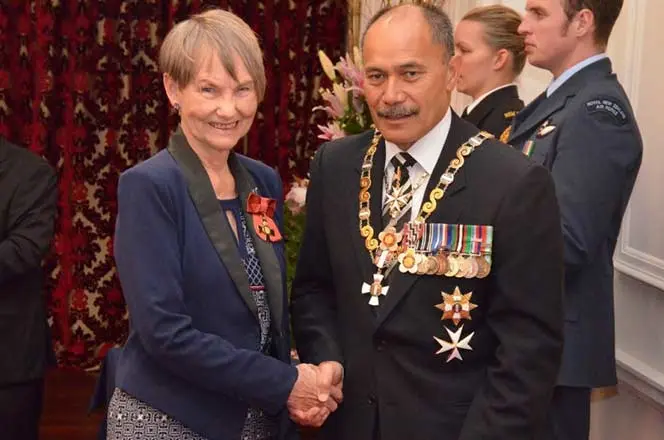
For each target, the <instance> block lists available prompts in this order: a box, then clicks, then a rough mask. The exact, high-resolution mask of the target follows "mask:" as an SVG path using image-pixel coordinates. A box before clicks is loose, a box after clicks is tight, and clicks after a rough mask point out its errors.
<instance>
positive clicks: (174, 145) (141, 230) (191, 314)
mask: <svg viewBox="0 0 664 440" xmlns="http://www.w3.org/2000/svg"><path fill="white" fill-rule="evenodd" d="M229 164H230V166H231V170H232V172H233V175H234V177H235V180H236V186H237V191H238V194H239V195H240V197H241V200H243V201H246V200H247V197H248V195H249V193H250V192H251V191H257V192H258V194H260V195H262V196H264V197H270V198H273V199H276V200H278V201H280V202H279V209H278V210H277V211H278V214H277V215H276V222H277V224H278V226H281V225H282V209H283V204H282V203H281V200H282V188H281V183H280V180H279V178H278V177H277V175H276V173H275V172H274V170H272V169H270V168H269V167H267V166H266V165H263V164H261V163H259V162H256V161H254V160H251V159H249V158H247V157H244V156H241V155H239V154H236V153H231V155H230V157H229ZM118 203H119V212H118V219H117V225H116V235H115V259H116V262H117V267H118V273H119V276H120V281H121V283H122V288H123V291H124V296H125V299H126V302H127V305H128V308H129V317H130V333H129V338H128V340H127V343H126V345H125V346H124V348H123V350H122V356H121V357H120V359H119V362H118V366H117V374H116V386H117V387H119V388H121V389H122V390H124V391H126V392H127V393H129V394H131V395H132V396H134V397H136V398H137V399H139V400H141V401H143V402H146V403H147V404H149V405H151V406H153V407H154V408H157V409H159V410H161V411H163V412H165V413H166V414H168V415H170V416H172V417H173V418H175V419H177V420H179V421H180V422H182V423H183V424H184V425H185V426H187V427H189V428H191V429H192V430H194V431H196V432H198V433H200V434H202V435H204V436H205V437H207V438H209V439H211V440H217V439H218V440H222V439H223V440H227V439H232V438H239V437H240V434H241V431H242V428H243V426H244V422H245V416H246V414H247V409H248V407H249V406H254V407H258V408H262V409H263V410H265V411H266V412H267V413H269V414H281V416H282V419H281V420H282V423H281V427H282V429H281V432H280V438H285V437H286V435H287V434H290V432H291V427H292V423H291V422H290V421H289V419H288V413H287V411H286V402H287V399H288V396H289V394H290V391H291V389H292V387H293V385H294V383H295V381H296V379H297V370H296V368H295V367H293V366H292V365H291V364H290V362H289V359H290V335H289V330H288V328H289V327H288V308H287V297H286V289H285V260H284V246H283V242H280V243H277V244H274V245H272V244H270V243H267V242H265V241H263V240H261V239H260V238H258V237H256V234H255V233H254V230H253V223H252V222H251V217H250V216H247V221H248V222H249V225H248V226H249V229H250V231H251V233H252V235H253V239H254V243H255V247H256V251H257V254H258V257H259V258H260V261H261V265H262V268H263V272H264V278H265V283H266V287H267V292H268V301H269V304H270V309H271V313H272V324H273V329H272V332H273V338H272V339H273V344H274V347H273V353H275V356H276V358H275V357H269V356H266V355H264V354H261V353H260V352H258V351H257V349H258V347H259V341H260V327H259V322H258V317H257V307H256V304H255V302H254V300H253V298H252V296H251V292H250V290H249V284H248V279H247V276H246V273H245V270H244V266H243V265H242V262H241V259H240V254H239V251H238V249H237V245H236V239H235V236H234V234H233V232H232V229H231V228H230V226H229V224H228V221H227V219H226V216H225V215H224V213H223V212H222V209H221V206H220V204H219V201H218V200H217V198H216V196H215V193H214V191H213V188H212V185H211V183H210V181H209V178H208V176H207V173H206V172H205V170H204V168H203V166H202V164H201V162H200V160H199V159H198V157H197V156H196V154H195V153H194V152H193V150H191V148H190V147H189V145H188V143H187V141H186V139H185V137H184V136H183V135H182V133H181V131H180V130H178V131H177V132H176V133H175V134H174V135H173V136H172V137H171V141H170V144H169V147H168V149H167V150H163V151H161V152H159V153H158V154H156V155H155V156H153V157H152V158H150V159H148V160H146V161H145V162H142V163H141V164H139V165H137V166H135V167H133V168H131V169H129V170H127V171H126V172H124V173H123V174H122V176H121V177H120V183H119V188H118Z"/></svg>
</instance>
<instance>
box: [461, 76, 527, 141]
mask: <svg viewBox="0 0 664 440" xmlns="http://www.w3.org/2000/svg"><path fill="white" fill-rule="evenodd" d="M522 108H523V101H522V100H521V99H519V90H518V89H517V87H516V86H515V85H511V86H509V87H504V88H502V89H499V90H496V91H495V92H493V93H491V94H490V95H488V96H486V97H485V98H484V99H483V100H482V101H480V103H479V104H477V106H475V108H473V111H471V112H470V113H465V112H464V114H463V116H462V118H463V119H465V120H466V121H468V122H470V123H471V124H473V125H474V126H475V127H477V128H479V129H480V130H484V131H488V132H489V133H491V134H492V135H494V136H495V137H496V138H500V136H501V135H502V134H503V132H504V131H505V129H507V127H509V126H510V124H512V119H514V116H515V115H516V114H517V113H518V112H519V111H520V110H521V109H522Z"/></svg>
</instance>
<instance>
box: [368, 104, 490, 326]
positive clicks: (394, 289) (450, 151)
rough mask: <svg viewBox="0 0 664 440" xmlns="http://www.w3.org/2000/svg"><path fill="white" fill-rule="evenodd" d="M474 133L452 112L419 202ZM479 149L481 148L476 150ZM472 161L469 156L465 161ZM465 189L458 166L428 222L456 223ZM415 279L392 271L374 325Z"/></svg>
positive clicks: (425, 197) (476, 131) (425, 200)
mask: <svg viewBox="0 0 664 440" xmlns="http://www.w3.org/2000/svg"><path fill="white" fill-rule="evenodd" d="M477 133H478V130H477V128H475V127H473V126H472V125H471V124H470V123H468V122H465V121H462V120H461V119H460V118H459V117H458V116H457V115H456V114H454V113H452V123H451V126H450V132H449V134H448V136H447V140H446V141H445V146H444V147H443V151H442V152H441V154H440V157H439V158H438V161H437V162H436V166H435V167H434V169H433V172H432V173H431V177H430V178H429V183H428V184H427V188H426V191H425V193H424V194H425V195H424V200H423V203H425V202H427V201H428V200H429V194H430V193H431V190H432V189H433V188H435V187H436V186H437V185H438V182H439V180H440V176H441V175H442V174H443V172H445V170H446V169H447V166H448V165H449V163H450V161H451V160H452V159H453V158H454V157H455V156H456V152H457V150H458V149H459V147H460V146H461V145H462V144H463V143H464V142H466V141H467V140H468V139H469V138H470V137H471V136H474V135H476V134H477ZM480 148H481V147H480ZM466 160H472V154H471V155H470V156H469V157H467V158H466ZM465 187H466V172H465V167H462V168H461V169H460V170H459V171H458V172H457V173H456V176H455V178H454V182H452V184H451V185H450V186H449V187H448V188H447V191H446V192H445V195H444V196H443V198H442V199H441V200H439V201H438V205H437V207H436V210H435V211H434V212H433V213H432V214H431V216H430V217H429V219H428V220H427V222H428V223H440V222H444V223H456V222H458V220H459V218H460V217H461V214H462V212H463V208H464V200H463V197H461V196H462V194H463V189H464V188H465ZM418 279H419V276H418V275H411V274H402V273H400V272H399V271H398V268H396V267H395V268H394V269H393V270H392V274H391V275H390V278H389V280H388V281H389V286H390V288H389V291H388V293H387V296H386V297H385V299H384V300H382V301H381V302H382V303H383V304H382V305H381V307H380V309H379V311H378V321H377V326H380V325H381V324H382V323H383V322H384V321H385V319H386V318H387V316H388V315H389V314H390V313H391V312H392V310H394V308H395V307H396V305H397V304H398V303H399V302H400V301H401V299H402V298H403V297H404V296H405V295H406V294H407V293H408V292H409V291H410V290H412V288H413V285H414V284H415V283H416V282H417V280H418Z"/></svg>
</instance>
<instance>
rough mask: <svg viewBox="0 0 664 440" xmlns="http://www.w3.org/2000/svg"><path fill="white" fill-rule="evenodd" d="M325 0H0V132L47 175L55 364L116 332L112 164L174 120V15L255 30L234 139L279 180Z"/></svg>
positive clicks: (300, 119) (328, 28) (295, 149)
mask: <svg viewBox="0 0 664 440" xmlns="http://www.w3.org/2000/svg"><path fill="white" fill-rule="evenodd" d="M344 5H345V1H339V0H309V1H304V0H297V1H290V0H228V1H216V2H212V1H208V2H205V1H196V0H189V1H184V0H181V1H177V0H162V1H159V0H154V1H149V2H148V1H144V0H129V1H121V0H0V134H1V135H3V136H5V137H6V138H8V139H9V140H10V141H12V142H14V143H17V144H21V145H24V146H26V147H27V148H30V149H31V150H33V151H36V152H38V153H40V154H43V155H44V156H45V157H46V158H47V159H48V160H49V161H50V162H51V164H52V165H53V166H54V167H55V168H56V169H57V171H58V174H59V215H58V221H57V229H56V239H55V242H54V246H53V252H52V253H51V255H50V257H49V258H48V261H47V267H48V269H49V271H48V272H49V283H48V285H49V290H48V293H49V295H50V307H51V320H52V322H51V328H52V332H53V336H54V340H55V347H56V351H57V353H58V359H59V362H60V364H61V365H66V366H73V367H75V368H83V369H89V368H94V367H96V366H97V365H98V362H99V359H100V357H101V356H102V355H103V354H104V353H105V351H106V350H107V348H108V347H110V346H112V345H115V344H122V343H123V342H124V340H125V338H126V336H127V312H126V309H125V306H124V302H123V298H122V292H121V288H120V284H119V282H118V279H117V276H116V273H115V266H114V261H113V255H112V248H113V237H112V234H113V229H114V223H115V216H116V210H117V205H116V189H117V182H118V177H119V175H120V173H121V172H122V171H123V170H125V169H127V168H128V167H130V166H132V165H134V164H136V163H137V162H139V161H141V160H144V159H146V158H148V157H149V156H151V155H152V154H153V153H155V151H157V149H159V148H163V147H164V146H165V144H166V142H167V139H168V136H169V133H170V132H171V130H172V129H173V128H174V126H175V125H176V124H177V117H176V116H175V115H173V114H172V113H171V112H170V110H169V108H168V105H167V100H166V97H165V94H164V92H163V90H162V85H161V77H160V75H159V73H158V71H157V55H158V51H159V45H160V42H161V39H162V38H163V36H164V35H165V34H166V32H167V31H168V29H170V27H171V26H172V25H173V23H174V22H177V21H180V20H182V19H184V18H186V17H187V16H188V15H189V14H191V13H194V12H197V11H200V10H202V9H203V8H206V7H209V6H218V7H219V6H220V7H222V8H226V9H230V10H232V11H233V12H235V13H236V14H238V15H240V16H241V17H242V18H244V19H245V20H246V21H247V22H248V23H249V24H250V25H251V26H252V27H253V29H254V30H255V31H256V33H257V34H258V35H259V37H260V39H261V41H262V46H263V48H264V51H265V64H266V72H267V77H268V90H267V95H266V97H265V102H264V103H263V105H262V106H261V109H260V112H259V116H258V118H257V121H256V124H255V125H254V127H253V129H252V130H251V132H250V133H249V135H248V136H247V139H246V140H245V142H244V143H243V145H240V146H239V147H238V148H239V149H240V150H241V151H243V152H245V153H246V154H248V155H249V156H252V157H254V158H257V159H260V160H263V161H264V162H266V163H267V164H269V165H271V166H274V167H277V168H278V169H279V171H280V173H281V175H282V177H283V178H284V180H286V181H288V180H289V179H290V178H291V176H292V174H293V173H297V174H302V173H303V172H305V171H306V167H307V163H308V160H307V157H308V156H310V154H311V153H312V152H313V150H315V148H316V146H317V145H318V142H317V140H316V133H315V131H316V129H315V126H316V125H315V124H316V123H317V122H319V121H317V120H316V119H317V118H318V117H319V116H317V115H314V114H312V111H311V109H312V107H313V106H314V105H315V104H316V102H315V100H316V99H317V93H316V91H317V90H318V88H319V86H320V80H321V69H320V67H319V65H318V60H317V51H318V50H319V49H322V50H324V51H325V52H326V53H327V54H328V55H330V56H331V57H333V59H335V58H337V57H338V56H340V55H341V52H342V49H343V43H344V37H345V34H346V30H345V23H346V8H345V7H344Z"/></svg>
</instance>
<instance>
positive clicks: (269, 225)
mask: <svg viewBox="0 0 664 440" xmlns="http://www.w3.org/2000/svg"><path fill="white" fill-rule="evenodd" d="M276 209H277V201H276V200H274V199H270V198H268V197H261V196H259V195H258V194H256V193H255V192H252V193H250V194H249V198H248V199H247V214H250V215H251V218H252V220H253V223H254V231H255V232H256V235H258V237H259V238H260V239H261V240H263V241H267V242H270V243H276V242H278V241H281V239H282V237H281V232H280V231H279V228H277V224H276V223H275V221H274V213H275V211H276Z"/></svg>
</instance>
